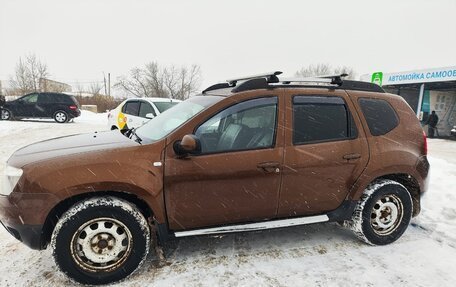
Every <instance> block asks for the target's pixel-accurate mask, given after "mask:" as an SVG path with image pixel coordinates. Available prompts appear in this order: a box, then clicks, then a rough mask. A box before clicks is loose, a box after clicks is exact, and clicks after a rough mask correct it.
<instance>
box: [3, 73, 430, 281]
mask: <svg viewBox="0 0 456 287" xmlns="http://www.w3.org/2000/svg"><path fill="white" fill-rule="evenodd" d="M279 74H280V72H275V73H272V74H264V75H258V76H254V77H245V78H242V79H238V80H230V81H229V82H228V83H225V84H217V85H214V86H211V87H209V88H207V89H206V90H205V91H203V93H202V94H201V95H198V96H194V97H191V98H189V99H188V100H186V101H184V102H182V103H180V104H179V105H177V106H176V107H174V108H173V109H170V110H167V111H165V112H164V113H163V114H161V115H160V116H159V117H157V118H155V119H154V120H152V121H149V122H148V123H146V124H144V125H143V126H141V127H139V128H137V129H133V130H130V132H129V133H127V134H128V137H127V136H125V135H123V134H121V133H118V132H115V131H108V132H98V133H92V134H80V135H73V136H68V137H60V138H56V139H53V140H48V141H43V142H39V143H36V144H32V145H29V146H27V147H24V148H21V149H19V150H17V151H16V152H15V153H14V154H13V155H12V156H11V157H10V159H9V160H8V162H7V166H6V168H5V169H4V170H5V175H4V182H3V188H2V189H1V192H0V193H1V195H0V206H1V207H0V220H1V222H2V224H3V225H4V226H5V227H6V229H7V230H8V231H9V232H10V233H11V234H12V235H13V236H14V237H16V238H17V239H19V240H21V241H22V242H23V243H24V244H26V245H28V246H29V247H31V248H33V249H45V248H46V246H48V245H49V244H50V245H51V247H52V249H53V256H54V259H55V262H56V264H57V265H58V267H59V268H60V270H62V271H63V272H64V273H65V274H66V275H68V276H69V277H70V278H72V279H73V280H75V281H78V282H80V283H84V284H108V283H110V282H114V281H117V280H120V279H123V278H125V277H126V276H128V275H130V274H131V273H132V272H134V271H135V270H136V269H137V268H138V266H140V265H141V263H143V262H144V260H145V258H146V255H147V253H148V252H149V250H150V246H151V243H152V241H154V240H155V238H158V242H154V244H162V243H163V242H165V241H166V240H169V239H170V238H174V237H183V236H196V235H206V234H220V233H231V232H242V231H251V230H263V229H268V228H279V227H286V226H296V225H303V224H310V223H317V222H330V221H337V222H343V223H344V225H345V226H346V227H348V228H350V229H352V230H353V231H354V233H355V234H356V236H358V237H359V238H360V239H361V240H363V241H365V242H366V243H368V244H371V245H384V244H389V243H392V242H394V241H395V240H397V239H398V238H399V237H400V236H401V235H402V234H403V233H404V231H405V230H406V228H407V226H408V225H409V222H410V220H411V218H412V216H416V215H418V214H419V212H420V198H421V195H422V194H423V193H425V192H426V190H427V185H428V172H429V163H428V160H427V156H426V155H427V143H426V136H425V135H424V133H423V130H422V129H421V126H420V124H419V122H418V120H417V118H416V116H415V114H414V112H413V110H412V109H411V108H410V107H409V106H408V104H407V103H406V102H405V101H404V100H403V99H402V98H401V97H399V96H397V95H393V94H388V93H385V92H384V91H383V89H382V88H381V87H379V86H378V85H375V84H371V83H363V82H356V81H348V80H343V79H342V77H341V76H333V77H331V78H322V79H294V80H293V81H291V80H289V79H279V78H278V75H279ZM315 83H317V85H314V84H315ZM398 248H399V246H398Z"/></svg>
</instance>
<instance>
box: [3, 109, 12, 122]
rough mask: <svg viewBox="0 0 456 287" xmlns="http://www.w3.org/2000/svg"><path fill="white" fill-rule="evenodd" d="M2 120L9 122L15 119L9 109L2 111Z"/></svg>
mask: <svg viewBox="0 0 456 287" xmlns="http://www.w3.org/2000/svg"><path fill="white" fill-rule="evenodd" d="M0 116H1V119H2V120H4V121H9V120H12V119H13V114H12V113H11V111H10V110H7V109H1V115H0Z"/></svg>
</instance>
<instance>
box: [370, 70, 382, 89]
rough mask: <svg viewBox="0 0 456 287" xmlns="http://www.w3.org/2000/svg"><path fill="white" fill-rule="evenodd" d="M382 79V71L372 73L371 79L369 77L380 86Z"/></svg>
mask: <svg viewBox="0 0 456 287" xmlns="http://www.w3.org/2000/svg"><path fill="white" fill-rule="evenodd" d="M382 81H383V73H382V72H375V73H373V74H372V79H371V82H372V83H374V84H377V85H379V86H381V85H382Z"/></svg>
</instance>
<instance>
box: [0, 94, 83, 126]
mask: <svg viewBox="0 0 456 287" xmlns="http://www.w3.org/2000/svg"><path fill="white" fill-rule="evenodd" d="M80 115H81V111H80V110H79V103H78V101H77V100H76V99H75V97H73V96H70V95H67V94H62V93H31V94H28V95H25V96H22V97H20V98H19V99H17V100H14V101H9V102H5V103H4V104H3V106H2V107H1V118H2V120H12V119H21V118H52V119H54V120H55V121H56V122H58V123H66V122H68V121H69V120H71V119H73V118H76V117H79V116H80Z"/></svg>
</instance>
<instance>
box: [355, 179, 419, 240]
mask: <svg viewBox="0 0 456 287" xmlns="http://www.w3.org/2000/svg"><path fill="white" fill-rule="evenodd" d="M412 211H413V202H412V198H411V197H410V193H409V192H408V190H407V189H406V188H405V187H404V186H403V185H402V184H400V183H398V182H396V181H393V180H380V181H376V182H373V183H372V184H370V185H369V186H368V187H367V188H366V190H365V191H364V193H363V196H362V198H361V200H360V201H359V202H358V205H357V206H356V208H355V211H354V214H353V217H352V220H351V221H349V222H346V225H348V227H350V228H351V229H352V230H353V231H354V233H355V234H356V235H357V236H358V237H359V238H360V239H361V240H363V241H364V242H366V243H368V244H372V245H385V244H389V243H392V242H394V241H396V240H397V239H399V237H401V236H402V234H403V233H404V232H405V230H406V229H407V227H408V225H409V223H410V220H411V218H412Z"/></svg>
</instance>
